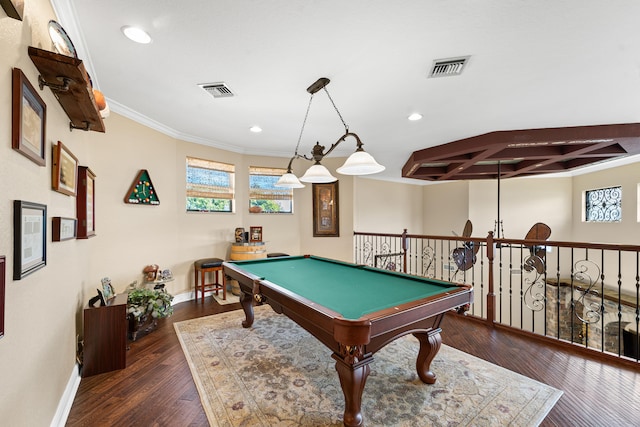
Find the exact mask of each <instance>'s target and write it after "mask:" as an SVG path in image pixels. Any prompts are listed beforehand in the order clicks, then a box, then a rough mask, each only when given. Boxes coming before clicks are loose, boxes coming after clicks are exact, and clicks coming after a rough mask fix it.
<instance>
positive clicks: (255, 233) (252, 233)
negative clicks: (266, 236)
mask: <svg viewBox="0 0 640 427" xmlns="http://www.w3.org/2000/svg"><path fill="white" fill-rule="evenodd" d="M249 241H250V242H262V227H258V226H254V227H249Z"/></svg>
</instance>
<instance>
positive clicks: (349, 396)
mask: <svg viewBox="0 0 640 427" xmlns="http://www.w3.org/2000/svg"><path fill="white" fill-rule="evenodd" d="M333 358H334V359H335V360H336V371H338V377H339V378H340V385H341V386H342V393H343V394H344V418H343V423H344V425H345V426H348V427H359V426H361V425H362V424H363V418H362V410H361V409H362V392H363V390H364V383H365V382H366V381H367V377H368V376H369V372H371V368H370V367H369V363H371V362H372V361H373V358H372V357H368V358H366V359H365V360H363V361H359V362H356V363H347V362H345V361H344V360H343V358H342V357H341V356H339V355H337V354H335V353H334V354H333Z"/></svg>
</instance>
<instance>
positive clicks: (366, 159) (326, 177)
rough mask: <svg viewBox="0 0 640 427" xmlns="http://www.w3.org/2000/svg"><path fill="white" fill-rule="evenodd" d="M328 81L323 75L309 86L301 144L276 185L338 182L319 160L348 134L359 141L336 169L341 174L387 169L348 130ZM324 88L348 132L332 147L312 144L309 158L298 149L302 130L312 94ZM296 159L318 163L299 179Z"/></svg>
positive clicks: (367, 172) (370, 172) (294, 185)
mask: <svg viewBox="0 0 640 427" xmlns="http://www.w3.org/2000/svg"><path fill="white" fill-rule="evenodd" d="M329 82H330V80H329V79H328V78H326V77H321V78H319V79H318V80H317V81H316V82H315V83H313V84H312V85H311V86H309V87H308V88H307V92H309V93H310V94H311V97H310V98H309V105H308V106H307V113H306V114H305V116H304V121H303V122H302V129H301V130H300V136H299V137H298V144H297V145H296V150H295V152H294V154H293V157H291V160H289V165H288V166H287V173H285V174H284V175H282V176H281V177H280V179H279V180H278V182H276V184H275V186H276V187H282V188H302V187H304V184H302V182H308V183H327V182H334V181H337V180H338V178H336V177H335V176H333V175H331V172H329V170H328V169H327V168H326V167H324V166H323V165H322V164H321V163H320V162H321V161H322V159H323V158H324V157H325V156H327V155H328V154H329V153H331V152H332V151H333V150H334V149H335V148H336V147H337V146H338V145H339V144H340V143H341V142H342V141H344V140H345V139H347V138H348V137H352V138H354V139H355V140H356V145H357V148H356V151H355V153H353V154H351V156H349V158H347V161H346V162H345V163H344V165H342V166H341V167H339V168H338V169H336V171H337V172H338V173H340V174H343V175H370V174H374V173H378V172H382V171H383V170H384V169H385V168H384V166H382V165H381V164H379V163H378V162H376V161H375V159H374V158H373V156H372V155H371V154H369V153H367V152H366V151H364V149H363V148H362V145H363V144H362V141H360V137H359V136H358V135H356V134H355V133H353V132H349V127H348V126H347V124H346V123H345V122H344V120H343V118H342V115H341V114H340V111H338V107H336V104H335V103H334V102H333V99H332V98H331V95H329V92H328V91H327V85H328V84H329ZM321 89H323V90H324V92H325V93H326V94H327V97H329V100H330V101H331V104H332V105H333V108H334V109H335V110H336V113H338V117H340V120H341V121H342V124H343V126H344V130H345V133H344V135H342V136H341V137H340V138H339V139H338V140H337V141H336V142H335V143H334V144H333V145H331V147H329V149H328V150H327V151H325V150H324V148H325V147H324V146H323V145H320V143H319V142H317V143H316V145H314V146H313V150H312V151H311V157H307V156H306V155H303V154H299V153H298V148H299V147H300V140H301V139H302V133H303V132H304V127H305V124H306V123H307V117H308V116H309V109H310V108H311V102H312V101H313V95H314V94H315V93H316V92H318V91H319V90H321ZM297 158H303V159H306V160H309V161H313V162H315V163H314V164H313V165H312V166H311V167H310V168H309V169H308V170H307V172H305V174H304V175H303V176H302V177H301V178H300V179H298V177H296V176H295V175H294V174H293V173H292V172H291V165H292V163H293V161H294V160H295V159H297ZM300 181H302V182H300Z"/></svg>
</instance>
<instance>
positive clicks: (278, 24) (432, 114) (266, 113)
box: [52, 0, 640, 184]
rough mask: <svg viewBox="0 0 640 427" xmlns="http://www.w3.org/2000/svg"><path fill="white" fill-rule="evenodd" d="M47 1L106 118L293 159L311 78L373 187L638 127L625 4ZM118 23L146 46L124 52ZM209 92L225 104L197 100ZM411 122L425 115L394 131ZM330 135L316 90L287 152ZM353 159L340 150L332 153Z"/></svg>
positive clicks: (639, 40) (635, 59)
mask: <svg viewBox="0 0 640 427" xmlns="http://www.w3.org/2000/svg"><path fill="white" fill-rule="evenodd" d="M52 4H53V6H54V9H55V10H56V13H57V15H58V17H59V18H58V19H59V21H60V23H61V24H62V26H63V27H64V28H65V29H66V31H67V33H69V35H70V37H71V39H72V40H73V43H74V44H75V47H76V49H77V51H78V56H79V57H80V59H82V60H83V61H84V62H85V66H86V67H87V70H88V71H89V73H90V74H91V77H92V79H93V82H94V86H96V87H98V88H99V89H100V90H101V91H102V92H103V93H104V94H105V95H106V97H107V100H108V102H109V105H110V108H111V110H112V111H115V112H117V113H120V114H123V115H125V116H127V117H130V118H132V119H134V120H137V121H139V122H141V123H143V124H146V125H149V126H151V127H153V128H156V129H158V130H160V131H162V132H164V133H166V134H169V135H171V136H174V137H177V138H180V139H183V140H186V141H193V142H197V143H202V144H206V145H210V146H214V147H219V148H223V149H226V150H231V151H235V152H241V153H249V154H259V155H268V156H281V157H285V158H288V157H291V155H292V154H293V151H294V148H295V146H296V142H297V140H298V136H299V133H300V129H301V126H302V121H303V118H304V115H305V111H306V108H307V104H308V102H309V94H308V93H307V92H306V88H307V87H308V86H309V85H310V84H311V83H313V82H315V81H316V80H317V79H318V78H319V77H328V78H329V79H331V83H330V84H329V85H328V86H327V89H328V91H329V93H330V94H331V96H332V98H333V100H334V101H335V103H336V106H337V107H338V109H339V110H340V112H341V113H342V116H343V117H344V120H345V121H346V123H347V125H349V129H350V130H351V131H352V132H355V133H357V134H358V135H359V136H360V138H361V139H362V142H363V143H364V148H365V150H367V151H368V152H370V153H371V154H372V155H373V156H374V157H375V158H376V159H377V160H378V161H379V162H380V163H382V164H384V165H385V166H386V167H387V169H386V171H384V172H383V173H381V174H380V175H378V176H377V177H379V178H382V179H387V180H401V178H400V177H401V168H402V166H403V165H404V163H405V162H406V161H407V159H408V158H409V156H410V154H411V153H412V152H413V151H415V150H419V149H423V148H428V147H431V146H434V145H440V144H444V143H448V142H451V141H454V140H458V139H462V138H467V137H470V136H474V135H479V134H483V133H487V132H492V131H497V130H513V129H529V128H541V127H562V126H582V125H598V124H615V123H635V122H639V121H640V24H639V21H640V1H638V0H537V1H527V0H511V1H504V0H459V1H445V0H403V1H390V0H350V1H344V0H306V1H302V0H263V1H257V0H215V1H212V0H189V1H175V0H171V1H170V0H135V1H132V0H108V1H105V0H67V1H64V0H52ZM124 25H134V26H140V27H141V28H143V29H145V30H146V31H147V32H148V33H149V34H150V35H151V37H152V38H153V42H152V43H151V44H148V45H140V44H136V43H133V42H131V41H130V40H128V39H126V38H125V37H124V36H123V34H122V32H121V31H120V28H121V27H122V26H124ZM465 55H471V58H470V61H469V63H468V64H467V66H466V68H465V70H464V72H463V73H462V75H460V76H455V77H444V78H427V75H428V73H429V70H430V67H431V65H432V63H433V61H434V60H436V59H441V58H449V57H457V56H465ZM220 81H223V82H225V83H226V84H227V85H228V86H229V88H230V89H231V90H232V91H233V92H234V93H235V94H236V96H235V97H233V98H218V99H214V98H213V97H212V96H211V95H209V94H207V93H206V92H205V91H203V90H202V89H201V88H200V87H198V84H199V83H210V82H220ZM413 112H419V113H421V114H423V116H424V118H423V119H422V120H420V121H418V122H410V121H408V120H407V116H408V115H409V114H410V113H413ZM105 124H106V127H107V132H108V131H109V120H108V119H107V120H106V121H105ZM253 125H258V126H260V127H262V128H263V129H264V131H263V132H262V133H259V134H255V133H252V132H249V127H251V126H253ZM343 133H344V128H343V126H342V123H341V122H340V119H339V118H338V115H337V114H336V112H335V110H334V109H333V107H332V106H331V103H330V101H329V100H328V98H327V97H326V95H325V94H324V92H322V91H321V92H318V93H317V94H316V95H315V97H314V100H313V104H312V107H311V111H310V114H309V118H308V121H307V126H306V128H305V131H304V134H303V137H302V142H301V149H300V152H301V153H303V154H306V153H310V151H311V147H312V146H313V144H315V142H316V141H320V143H321V144H322V145H325V146H327V147H329V146H330V145H331V144H332V143H334V142H335V141H336V140H337V139H338V138H339V137H340V136H341V135H342V134H343ZM354 149H355V144H354V140H353V139H347V140H346V142H343V143H342V144H340V147H339V149H338V150H336V151H335V153H337V154H338V155H348V154H349V153H350V152H352V151H353V150H354ZM332 156H335V154H332ZM297 162H304V161H303V160H298V161H297ZM286 163H287V162H286V160H285V161H283V165H282V166H283V167H286ZM305 163H306V162H305ZM309 165H310V163H309ZM296 166H300V165H298V164H297V163H296ZM302 166H306V165H302ZM302 166H300V169H302ZM410 181H411V182H414V183H417V184H419V183H421V182H420V181H415V180H410Z"/></svg>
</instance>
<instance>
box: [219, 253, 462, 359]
mask: <svg viewBox="0 0 640 427" xmlns="http://www.w3.org/2000/svg"><path fill="white" fill-rule="evenodd" d="M224 266H225V274H227V275H228V276H230V277H231V278H233V279H235V280H237V281H238V282H239V283H240V287H241V289H242V291H243V292H245V293H249V294H253V295H255V294H260V295H262V296H263V297H264V298H265V300H266V301H265V302H266V303H267V304H269V305H270V306H271V307H272V308H273V310H274V311H275V312H276V313H279V314H285V315H286V316H288V317H290V318H291V319H292V320H294V321H295V322H296V323H298V324H299V325H300V326H301V327H303V328H304V329H306V330H308V331H309V332H310V333H312V334H313V335H315V336H316V337H317V338H318V339H319V340H320V341H322V342H323V343H324V344H325V345H326V346H327V347H329V348H331V349H332V350H334V351H336V350H337V348H338V347H337V345H338V343H343V344H345V343H348V344H350V345H367V344H369V343H370V342H371V341H374V345H373V347H372V349H371V350H372V351H373V352H375V351H377V349H379V348H382V347H383V346H384V345H386V344H387V343H388V342H390V341H392V340H393V339H395V338H397V337H398V336H399V335H398V334H400V335H405V334H408V333H412V332H417V331H427V330H429V329H430V328H431V326H430V325H431V324H432V320H431V319H434V318H436V317H437V316H439V315H441V314H443V313H444V312H446V311H449V310H452V309H455V308H457V307H461V306H464V305H466V304H470V303H471V302H472V301H473V289H472V287H471V286H470V285H461V286H456V287H455V288H454V289H449V290H448V291H447V292H443V293H441V294H438V295H434V296H430V297H426V298H421V299H418V300H415V301H411V302H408V303H404V304H401V305H398V306H395V307H390V308H387V309H383V310H380V311H377V312H374V313H370V314H367V315H365V316H362V317H361V318H359V319H345V318H343V317H342V315H341V314H340V313H338V312H335V311H333V310H330V309H328V308H326V307H324V306H322V305H320V304H318V303H315V302H313V301H310V300H308V299H307V298H304V297H302V296H300V295H298V294H296V293H294V292H291V291H289V290H288V289H285V288H282V287H280V286H278V285H277V284H275V283H272V282H270V281H268V280H263V278H262V277H259V276H257V275H255V274H252V273H250V272H248V271H246V270H243V269H242V268H241V265H239V266H236V265H234V264H230V263H224ZM438 325H439V320H438V321H437V322H436V324H435V326H436V327H437V326H438Z"/></svg>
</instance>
